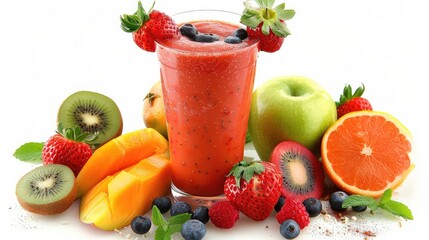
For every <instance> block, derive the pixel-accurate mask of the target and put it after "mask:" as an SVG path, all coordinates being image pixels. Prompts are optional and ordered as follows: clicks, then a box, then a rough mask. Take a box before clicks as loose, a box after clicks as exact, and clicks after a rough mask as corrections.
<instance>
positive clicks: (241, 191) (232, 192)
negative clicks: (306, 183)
mask: <svg viewBox="0 0 429 240" xmlns="http://www.w3.org/2000/svg"><path fill="white" fill-rule="evenodd" d="M281 187H282V176H281V173H280V171H279V170H278V168H276V167H275V165H274V164H273V163H271V162H262V161H260V160H259V161H256V160H253V161H250V160H243V161H241V162H240V163H237V164H236V165H234V167H233V168H232V169H231V172H230V173H229V174H228V176H227V179H226V181H225V185H224V192H225V196H226V197H227V199H228V200H229V201H231V202H232V203H233V204H234V205H235V206H236V207H237V208H238V210H239V211H240V212H242V213H243V214H244V215H246V216H248V217H249V218H251V219H253V220H256V221H262V220H264V219H266V218H267V217H268V216H270V214H271V212H272V210H273V209H274V206H275V205H276V203H277V200H278V199H279V197H280V191H281Z"/></svg>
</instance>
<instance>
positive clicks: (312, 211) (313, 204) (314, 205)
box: [302, 198, 322, 217]
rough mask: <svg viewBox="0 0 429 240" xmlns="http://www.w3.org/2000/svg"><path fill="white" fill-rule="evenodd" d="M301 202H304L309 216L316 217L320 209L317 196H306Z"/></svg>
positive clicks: (320, 205) (320, 204)
mask: <svg viewBox="0 0 429 240" xmlns="http://www.w3.org/2000/svg"><path fill="white" fill-rule="evenodd" d="M302 204H304V206H305V210H307V212H308V215H309V216H310V217H316V216H318V215H319V214H320V212H321V211H322V203H321V202H320V200H319V199H317V198H307V199H305V200H304V201H303V202H302Z"/></svg>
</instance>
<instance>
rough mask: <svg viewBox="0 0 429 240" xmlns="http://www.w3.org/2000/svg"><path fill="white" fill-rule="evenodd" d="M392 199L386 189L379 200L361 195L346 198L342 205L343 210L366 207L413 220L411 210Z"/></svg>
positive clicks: (390, 192)
mask: <svg viewBox="0 0 429 240" xmlns="http://www.w3.org/2000/svg"><path fill="white" fill-rule="evenodd" d="M391 198H392V189H390V188H389V189H386V191H384V193H383V195H382V196H381V197H380V199H379V200H378V201H377V200H376V199H374V198H372V197H368V196H361V195H350V196H348V197H347V198H346V199H345V200H344V202H343V204H342V207H343V208H348V207H353V206H367V207H369V208H370V209H371V210H376V209H377V208H381V209H383V210H386V211H388V212H390V213H392V214H394V215H396V216H399V217H403V218H405V219H409V220H413V219H414V217H413V214H412V212H411V210H410V209H409V208H408V207H407V206H406V205H405V204H403V203H400V202H398V201H394V200H392V199H391Z"/></svg>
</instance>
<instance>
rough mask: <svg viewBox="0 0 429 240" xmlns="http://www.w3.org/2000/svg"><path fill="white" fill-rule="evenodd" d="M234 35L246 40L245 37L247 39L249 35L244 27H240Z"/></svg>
mask: <svg viewBox="0 0 429 240" xmlns="http://www.w3.org/2000/svg"><path fill="white" fill-rule="evenodd" d="M232 36H234V37H238V38H240V39H241V40H244V39H246V38H247V37H248V35H247V31H246V29H244V28H239V29H237V30H235V31H234V32H233V33H232Z"/></svg>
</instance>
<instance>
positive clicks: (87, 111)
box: [57, 91, 122, 147]
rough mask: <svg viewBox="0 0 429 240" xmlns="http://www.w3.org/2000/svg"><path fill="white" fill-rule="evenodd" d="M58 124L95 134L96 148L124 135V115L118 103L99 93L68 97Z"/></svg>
mask: <svg viewBox="0 0 429 240" xmlns="http://www.w3.org/2000/svg"><path fill="white" fill-rule="evenodd" d="M57 121H58V123H61V124H62V125H63V127H64V128H74V127H76V126H79V127H80V128H81V129H82V131H86V132H91V133H95V132H98V137H97V138H96V139H95V140H94V141H93V142H92V144H93V145H95V146H96V147H98V146H101V145H103V144H104V143H106V142H107V141H109V140H111V139H113V138H115V137H117V136H119V135H121V134H122V115H121V112H120V110H119V108H118V106H117V105H116V103H115V102H114V101H113V100H112V99H111V98H110V97H108V96H106V95H103V94H101V93H97V92H90V91H78V92H75V93H73V94H71V95H70V96H69V97H67V98H66V99H65V100H64V101H63V103H62V104H61V106H60V109H59V110H58V119H57Z"/></svg>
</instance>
